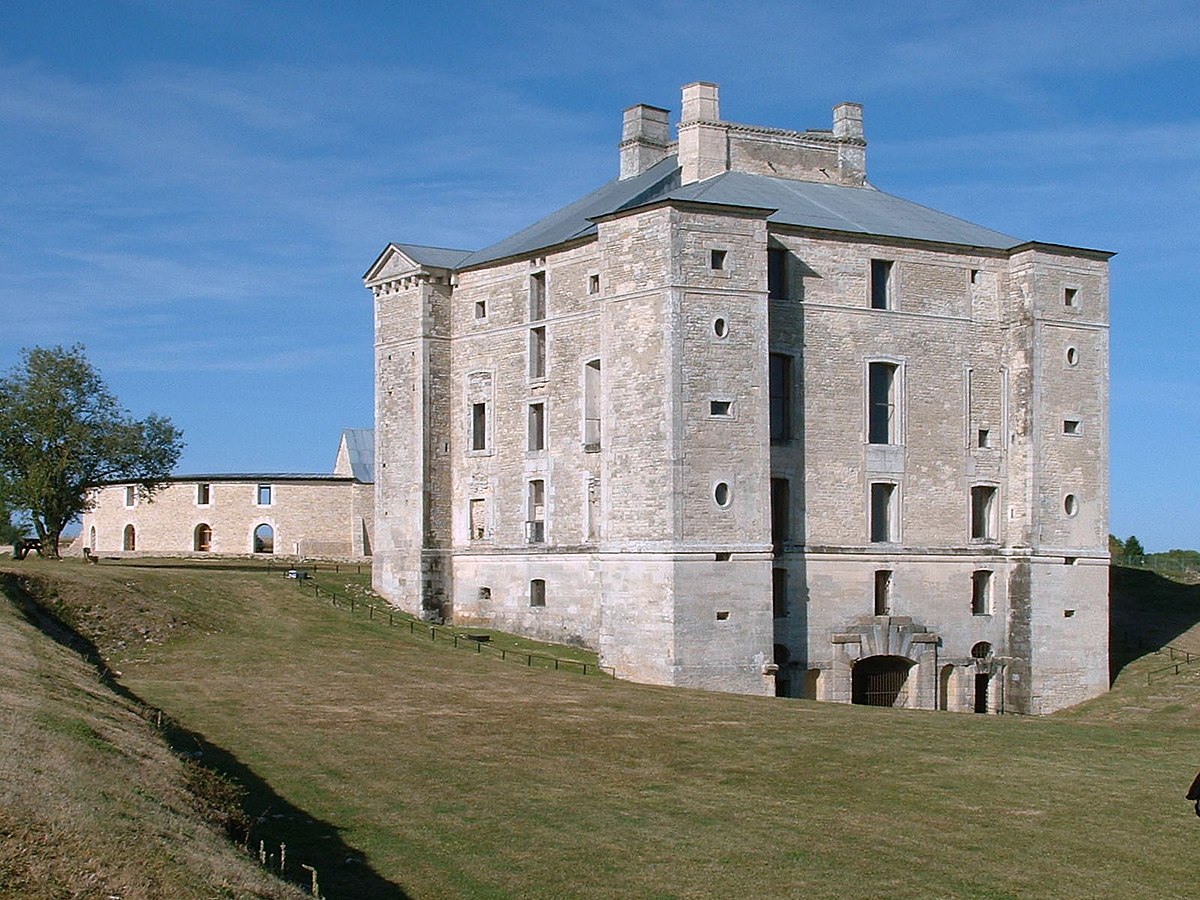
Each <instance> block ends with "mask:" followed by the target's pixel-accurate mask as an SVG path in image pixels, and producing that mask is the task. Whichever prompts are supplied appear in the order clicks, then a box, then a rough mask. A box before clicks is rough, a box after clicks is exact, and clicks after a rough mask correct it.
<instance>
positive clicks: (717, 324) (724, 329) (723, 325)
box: [713, 318, 729, 338]
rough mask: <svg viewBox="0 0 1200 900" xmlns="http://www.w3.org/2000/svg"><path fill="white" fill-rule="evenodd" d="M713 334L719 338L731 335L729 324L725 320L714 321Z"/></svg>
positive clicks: (717, 319)
mask: <svg viewBox="0 0 1200 900" xmlns="http://www.w3.org/2000/svg"><path fill="white" fill-rule="evenodd" d="M713 334H715V335H716V336H717V337H719V338H723V337H725V336H726V335H727V334H729V323H728V322H726V321H725V320H724V319H723V318H716V319H713Z"/></svg>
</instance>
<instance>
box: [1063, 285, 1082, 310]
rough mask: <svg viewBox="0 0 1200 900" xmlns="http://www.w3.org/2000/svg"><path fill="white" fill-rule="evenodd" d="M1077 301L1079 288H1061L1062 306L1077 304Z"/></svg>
mask: <svg viewBox="0 0 1200 900" xmlns="http://www.w3.org/2000/svg"><path fill="white" fill-rule="evenodd" d="M1078 303H1079V289H1078V288H1065V289H1064V290H1063V306H1077V305H1078Z"/></svg>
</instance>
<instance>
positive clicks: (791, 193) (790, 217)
mask: <svg viewBox="0 0 1200 900" xmlns="http://www.w3.org/2000/svg"><path fill="white" fill-rule="evenodd" d="M671 200H675V201H681V202H689V203H711V204H713V205H717V206H736V207H750V208H754V209H764V210H771V211H772V212H771V213H770V215H769V216H768V217H767V221H768V222H771V223H773V224H778V225H793V226H798V227H802V228H817V229H822V230H827V231H837V232H843V233H852V234H864V235H880V236H884V237H894V238H908V239H911V240H920V241H933V242H936V243H942V244H955V245H959V246H966V247H982V248H989V249H996V250H1007V249H1011V248H1013V247H1016V246H1019V245H1021V244H1022V243H1024V241H1023V240H1022V239H1020V238H1015V237H1013V236H1011V235H1007V234H1003V233H1001V232H999V231H993V230H992V229H990V228H984V227H983V226H981V225H975V224H973V223H971V222H968V221H966V220H964V219H959V218H957V217H955V216H950V215H947V214H946V213H941V212H938V211H937V210H934V209H930V208H929V207H926V206H921V205H920V204H919V203H913V202H911V201H909V200H905V199H903V198H901V197H897V196H895V195H893V194H887V193H884V192H883V191H880V190H876V189H875V188H873V187H849V186H846V185H840V184H825V183H821V182H815V181H798V180H796V179H792V178H775V177H772V176H767V175H751V174H749V173H746V172H724V173H722V174H720V175H716V176H714V177H712V178H708V179H705V180H704V181H698V182H695V183H694V184H689V185H681V184H680V169H679V164H678V160H677V158H676V157H675V156H668V157H667V158H666V159H664V160H662V161H661V162H659V163H657V164H656V165H654V166H652V167H651V168H649V169H647V170H646V171H645V172H643V173H642V174H641V175H638V176H636V177H634V178H630V179H627V180H625V181H621V180H620V179H614V180H613V181H610V182H608V183H607V184H605V185H603V186H601V187H599V188H597V189H596V190H594V191H592V192H591V193H590V194H588V195H587V196H585V197H582V198H580V199H579V200H576V201H575V202H574V203H571V204H568V205H567V206H564V207H563V208H562V209H560V210H558V211H557V212H553V213H551V214H550V215H548V216H546V217H545V218H544V219H542V220H540V221H538V222H535V223H534V224H532V225H530V226H529V227H528V228H524V229H522V230H521V231H518V232H517V233H516V234H514V235H511V236H509V237H507V238H505V239H504V240H502V241H499V242H497V243H495V244H492V245H491V246H490V247H485V248H483V249H482V250H476V251H475V252H473V253H466V254H464V255H463V256H461V257H460V258H458V261H457V263H456V265H455V266H454V267H455V268H459V269H467V268H471V267H472V266H478V265H482V264H484V263H490V262H494V261H496V260H499V259H504V258H507V257H512V256H522V255H526V254H529V253H532V252H533V251H536V250H542V249H545V248H547V247H553V246H555V245H557V244H562V243H565V242H567V241H571V240H575V239H578V238H584V237H589V236H591V235H594V234H595V233H596V223H595V221H594V220H595V219H597V218H600V217H602V216H605V215H609V214H611V213H615V212H623V211H627V210H632V209H636V208H638V207H640V206H648V205H650V204H653V203H659V202H663V201H671ZM397 246H399V247H401V248H402V249H404V247H405V245H400V244H397ZM405 252H406V253H407V252H409V251H408V250H407V249H405ZM442 252H443V253H455V252H459V251H442Z"/></svg>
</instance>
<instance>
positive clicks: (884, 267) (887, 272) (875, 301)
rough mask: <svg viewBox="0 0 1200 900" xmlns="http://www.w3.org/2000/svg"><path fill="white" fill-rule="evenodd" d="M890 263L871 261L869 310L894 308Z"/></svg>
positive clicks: (878, 260) (886, 261)
mask: <svg viewBox="0 0 1200 900" xmlns="http://www.w3.org/2000/svg"><path fill="white" fill-rule="evenodd" d="M893 295H894V289H893V285H892V261H891V260H890V259H873V260H871V309H891V308H892V307H893V306H894V303H893V300H894V296H893Z"/></svg>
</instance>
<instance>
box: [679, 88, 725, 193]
mask: <svg viewBox="0 0 1200 900" xmlns="http://www.w3.org/2000/svg"><path fill="white" fill-rule="evenodd" d="M718 91H719V89H718V87H717V85H715V84H712V83H711V82H708V81H694V82H692V83H691V84H685V85H684V86H683V115H682V116H681V117H680V119H679V165H680V168H681V169H682V172H681V174H680V180H681V182H682V183H683V184H691V183H692V182H695V181H703V180H704V179H705V178H711V177H712V176H713V175H720V174H721V173H722V172H728V171H729V137H728V133H727V130H726V128H725V126H724V125H723V124H722V123H721V103H720V98H719V96H718Z"/></svg>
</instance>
